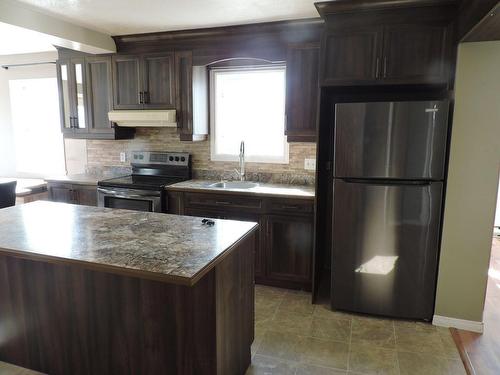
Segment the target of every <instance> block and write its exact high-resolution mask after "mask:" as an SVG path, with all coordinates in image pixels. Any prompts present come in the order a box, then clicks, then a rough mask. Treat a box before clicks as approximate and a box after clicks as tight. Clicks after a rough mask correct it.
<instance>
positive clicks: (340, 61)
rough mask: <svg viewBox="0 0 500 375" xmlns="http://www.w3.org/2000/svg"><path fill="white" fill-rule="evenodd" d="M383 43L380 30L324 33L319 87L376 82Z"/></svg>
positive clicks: (363, 29) (350, 30) (359, 29)
mask: <svg viewBox="0 0 500 375" xmlns="http://www.w3.org/2000/svg"><path fill="white" fill-rule="evenodd" d="M382 43H383V29H382V28H356V29H347V30H341V31H337V30H335V31H333V30H326V31H325V34H324V35H323V41H322V47H323V48H322V54H323V55H322V61H321V82H322V84H323V85H351V84H358V83H367V82H368V83H373V82H375V81H376V80H377V79H378V78H379V77H380V69H381V66H380V65H381V61H380V59H381V57H380V56H381V50H382Z"/></svg>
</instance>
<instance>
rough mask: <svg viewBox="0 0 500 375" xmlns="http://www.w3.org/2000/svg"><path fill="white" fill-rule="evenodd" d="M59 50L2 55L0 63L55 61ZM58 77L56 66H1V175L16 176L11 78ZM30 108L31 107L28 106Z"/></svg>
mask: <svg viewBox="0 0 500 375" xmlns="http://www.w3.org/2000/svg"><path fill="white" fill-rule="evenodd" d="M56 59H57V52H55V51H54V52H42V53H33V54H24V55H9V56H0V65H6V64H24V63H35V62H45V61H55V60H56ZM51 77H56V66H55V65H54V64H50V65H34V66H29V67H18V68H10V69H8V70H5V69H3V68H0V176H14V174H15V162H16V161H15V152H14V151H15V150H14V132H13V129H12V121H11V110H10V95H9V80H11V79H22V78H51ZM26 110H29V108H26Z"/></svg>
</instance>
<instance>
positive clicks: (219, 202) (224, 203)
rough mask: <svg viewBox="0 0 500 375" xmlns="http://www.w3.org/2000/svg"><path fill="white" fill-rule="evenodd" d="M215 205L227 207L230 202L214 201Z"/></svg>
mask: <svg viewBox="0 0 500 375" xmlns="http://www.w3.org/2000/svg"><path fill="white" fill-rule="evenodd" d="M215 204H220V205H223V206H227V205H230V204H231V202H226V201H216V202H215Z"/></svg>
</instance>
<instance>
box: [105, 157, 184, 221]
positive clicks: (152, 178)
mask: <svg viewBox="0 0 500 375" xmlns="http://www.w3.org/2000/svg"><path fill="white" fill-rule="evenodd" d="M131 158H132V162H131V166H132V174H131V175H128V176H122V177H116V178H111V179H108V180H102V181H99V182H98V184H97V185H98V188H97V192H98V205H99V206H101V207H110V208H123V209H131V210H139V211H153V212H166V211H167V209H168V207H167V199H166V192H165V187H166V186H168V185H172V184H175V183H177V182H181V181H186V180H189V179H191V156H190V155H189V154H188V153H185V152H149V151H140V152H132V155H131Z"/></svg>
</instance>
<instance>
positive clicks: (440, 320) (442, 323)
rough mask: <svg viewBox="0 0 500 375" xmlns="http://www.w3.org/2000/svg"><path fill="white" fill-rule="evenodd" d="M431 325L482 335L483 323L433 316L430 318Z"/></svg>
mask: <svg viewBox="0 0 500 375" xmlns="http://www.w3.org/2000/svg"><path fill="white" fill-rule="evenodd" d="M432 324H433V325H435V326H439V327H452V328H458V329H463V330H465V331H472V332H477V333H483V330H484V323H483V322H477V321H474V320H465V319H457V318H450V317H447V316H441V315H434V317H433V318H432Z"/></svg>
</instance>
